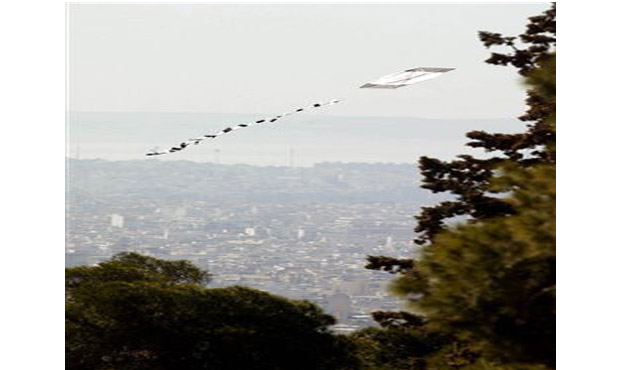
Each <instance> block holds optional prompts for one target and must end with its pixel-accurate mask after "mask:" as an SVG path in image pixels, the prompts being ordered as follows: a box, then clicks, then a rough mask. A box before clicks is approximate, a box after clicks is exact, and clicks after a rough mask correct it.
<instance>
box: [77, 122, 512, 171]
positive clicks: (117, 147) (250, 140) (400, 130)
mask: <svg viewBox="0 0 620 370" xmlns="http://www.w3.org/2000/svg"><path fill="white" fill-rule="evenodd" d="M268 116H269V115H268V114H267V115H265V114H256V115H239V114H215V113H149V112H130V113H114V112H105V113H97V112H69V113H68V125H67V127H68V144H69V145H68V150H67V154H68V156H70V157H76V156H78V152H79V156H80V158H91V159H94V158H102V159H112V160H127V159H144V158H145V157H144V154H145V153H146V151H147V150H148V149H150V148H152V147H153V146H159V147H160V148H162V149H163V148H167V147H169V146H171V145H175V144H178V143H179V142H181V141H183V140H186V139H188V138H191V137H196V136H199V135H203V134H207V133H213V132H216V131H218V130H219V129H221V128H224V127H226V126H230V125H235V124H238V123H243V122H248V121H253V120H256V119H259V118H263V117H268ZM523 128H524V124H523V123H522V122H520V121H518V120H516V119H484V120H444V119H423V118H411V117H336V116H322V115H314V114H300V115H297V116H291V117H287V118H286V120H282V121H281V122H280V123H277V124H267V125H262V126H261V125H257V126H254V127H251V128H248V129H245V130H240V131H237V132H235V133H233V134H230V135H225V136H223V137H221V138H218V139H217V140H215V141H213V142H209V143H203V144H201V145H199V146H196V147H190V148H189V149H188V150H185V151H183V152H180V153H175V154H174V155H170V156H162V157H160V159H161V160H164V161H168V160H191V161H197V162H221V163H228V164H237V163H243V164H253V165H287V164H288V163H289V162H291V161H292V162H294V163H295V164H296V165H298V166H311V165H313V164H315V163H320V162H338V161H340V162H393V163H415V162H416V161H417V158H418V157H420V156H422V155H429V156H434V157H440V158H449V157H451V156H454V155H456V154H459V153H463V151H464V148H463V147H462V144H464V143H465V142H466V138H465V137H464V134H465V133H466V132H468V131H471V130H488V131H498V132H518V131H522V130H523ZM78 147H79V149H78ZM465 151H467V150H465Z"/></svg>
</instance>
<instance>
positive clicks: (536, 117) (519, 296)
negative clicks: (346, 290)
mask: <svg viewBox="0 0 620 370" xmlns="http://www.w3.org/2000/svg"><path fill="white" fill-rule="evenodd" d="M555 15H556V9H555V4H554V5H552V7H551V9H549V10H548V11H546V12H544V13H543V14H542V15H541V16H537V17H532V18H530V23H529V24H528V26H527V30H526V32H525V33H524V34H522V35H520V36H519V38H518V39H517V38H515V37H504V36H502V35H500V34H496V33H489V32H481V33H480V38H481V40H482V41H483V43H484V44H485V45H486V46H487V47H491V46H499V47H507V48H508V50H509V52H508V53H506V54H500V53H493V54H492V55H491V58H489V59H488V60H487V62H488V63H491V64H496V65H512V66H514V67H516V68H518V71H519V73H520V74H521V75H522V76H524V77H526V82H527V83H528V98H527V103H528V106H529V108H528V111H527V112H526V114H525V115H524V116H522V117H520V118H521V119H522V120H524V121H527V122H529V124H528V125H527V130H526V131H525V132H524V133H521V134H499V133H495V134H489V133H486V132H483V131H473V132H470V133H468V134H467V136H468V137H469V138H470V139H472V141H471V142H470V143H468V145H469V146H472V147H476V148H483V149H485V150H486V151H487V152H491V153H494V154H495V155H494V156H492V157H490V158H485V159H479V158H475V157H473V156H465V155H462V156H459V159H457V160H455V161H451V162H444V161H440V160H437V159H433V158H427V157H422V158H421V159H420V162H419V163H420V169H421V171H422V175H423V178H424V180H423V187H424V188H426V189H429V190H431V191H433V192H447V193H450V194H452V195H454V199H453V200H450V201H445V202H442V203H440V204H438V205H436V206H433V207H426V208H423V209H422V212H421V213H420V214H419V215H418V216H417V217H416V219H417V221H418V224H417V227H416V229H415V230H416V231H417V232H419V233H420V234H419V238H418V239H417V240H416V242H417V243H418V244H421V245H422V246H423V253H422V256H421V258H419V259H418V260H412V259H393V258H390V257H384V256H372V257H369V260H368V261H369V263H368V265H367V267H369V268H373V269H380V270H384V271H389V272H391V273H397V274H399V277H398V278H397V279H396V280H395V281H394V283H393V290H394V291H395V292H396V293H398V294H401V295H402V296H404V297H406V298H407V299H408V300H409V301H410V303H411V306H412V309H414V310H415V312H418V313H422V314H423V315H424V318H425V319H426V320H427V321H428V324H427V327H429V328H431V329H432V330H437V331H439V332H442V333H445V334H446V335H451V336H454V337H455V338H457V339H458V340H462V341H465V342H466V343H467V344H468V347H469V348H470V349H471V350H472V351H474V352H475V353H479V354H480V358H479V359H478V360H477V361H475V362H472V363H471V364H469V365H468V367H466V368H467V369H498V370H499V369H543V368H552V367H554V366H555V127H556V126H555V49H554V48H555ZM517 41H520V44H518V42H517ZM456 216H459V217H462V218H464V219H465V220H466V221H464V222H462V223H461V224H459V225H458V226H456V227H448V226H447V225H446V223H445V221H446V220H448V219H451V218H453V217H456Z"/></svg>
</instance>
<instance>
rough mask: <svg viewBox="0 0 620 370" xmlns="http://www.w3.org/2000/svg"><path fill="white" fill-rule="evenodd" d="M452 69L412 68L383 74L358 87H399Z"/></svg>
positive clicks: (428, 78) (437, 75) (431, 77)
mask: <svg viewBox="0 0 620 370" xmlns="http://www.w3.org/2000/svg"><path fill="white" fill-rule="evenodd" d="M453 69H454V68H430V67H420V68H412V69H408V70H406V71H403V72H398V73H393V74H391V75H387V76H383V77H381V78H379V79H377V80H375V81H372V82H368V83H365V84H363V85H362V86H360V88H362V89H363V88H373V89H398V88H399V87H403V86H407V85H411V84H415V83H418V82H422V81H426V80H430V79H433V78H437V77H439V76H441V75H442V74H444V73H446V72H450V71H452V70H453Z"/></svg>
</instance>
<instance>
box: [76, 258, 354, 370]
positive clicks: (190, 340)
mask: <svg viewBox="0 0 620 370" xmlns="http://www.w3.org/2000/svg"><path fill="white" fill-rule="evenodd" d="M136 262H137V265H139V266H141V267H145V266H148V267H146V268H144V269H141V268H137V267H136ZM164 266H165V267H164ZM162 271H164V272H162ZM198 271H200V270H199V269H197V268H196V267H194V266H192V265H191V264H189V263H187V262H182V261H173V262H171V261H161V260H157V259H154V258H150V257H144V256H140V255H136V254H131V255H122V256H117V257H115V258H113V259H112V260H111V261H108V262H105V263H102V264H100V265H99V266H94V267H78V268H73V269H68V270H67V279H68V280H67V281H68V285H70V288H69V289H68V299H67V304H66V364H67V369H89V370H90V369H93V370H94V369H122V370H132V369H149V370H150V369H230V370H232V369H235V370H236V369H265V370H266V369H269V370H272V369H308V370H310V369H355V368H356V361H355V360H354V359H353V358H349V357H348V354H347V353H348V349H347V348H348V346H350V344H349V343H348V342H347V341H346V340H345V339H343V338H341V337H338V336H334V335H332V334H330V333H329V332H328V330H327V328H328V326H329V325H332V324H334V323H335V320H334V319H333V318H332V317H331V316H328V315H326V314H324V313H323V312H322V311H321V309H320V308H318V307H317V306H316V305H314V304H312V303H310V302H307V301H291V300H287V299H285V298H281V297H277V296H273V295H270V294H268V293H265V292H261V291H257V290H253V289H249V288H243V287H231V288H221V289H207V288H204V287H203V286H201V285H199V284H197V283H199V282H203V281H204V278H205V277H206V276H207V275H206V273H205V272H204V271H200V273H197V272H198ZM76 281H77V282H76Z"/></svg>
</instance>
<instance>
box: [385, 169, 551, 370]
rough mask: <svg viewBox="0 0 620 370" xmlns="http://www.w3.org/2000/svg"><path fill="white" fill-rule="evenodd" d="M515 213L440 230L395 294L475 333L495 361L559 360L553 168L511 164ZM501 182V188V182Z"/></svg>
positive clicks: (454, 329)
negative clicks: (556, 331) (519, 166)
mask: <svg viewBox="0 0 620 370" xmlns="http://www.w3.org/2000/svg"><path fill="white" fill-rule="evenodd" d="M505 174H506V175H505V176H504V177H502V178H501V181H497V183H498V184H499V185H501V188H504V189H506V188H516V190H515V191H514V193H513V194H512V196H511V197H509V198H508V199H507V201H509V202H510V203H511V204H512V205H513V206H514V207H515V210H516V214H515V215H513V216H511V217H503V218H496V219H492V220H487V221H485V222H479V223H472V224H465V225H461V226H459V227H456V228H454V229H451V230H449V231H445V232H443V233H441V234H440V235H438V236H437V238H436V239H435V241H434V242H433V245H432V247H427V248H425V250H424V254H423V256H422V258H421V259H420V260H419V261H418V262H417V264H416V272H417V276H416V277H412V276H411V275H407V274H405V275H403V276H402V277H401V278H399V279H398V280H396V281H395V283H394V285H393V288H394V290H395V291H396V292H398V293H401V294H405V295H411V294H419V296H417V297H416V298H415V299H412V300H411V302H412V304H413V305H414V306H415V307H416V308H417V309H419V310H421V311H423V312H424V313H425V314H426V317H427V319H428V320H429V322H431V323H433V325H434V327H436V328H441V330H443V331H445V332H449V333H458V335H459V336H460V337H461V338H467V339H471V340H472V341H473V342H475V343H476V345H477V346H478V348H480V349H483V350H484V353H485V356H488V357H490V358H493V359H496V360H502V361H513V362H523V363H534V364H535V363H542V364H544V365H548V366H553V364H554V357H555V168H554V167H553V166H551V165H539V166H534V167H530V168H525V169H519V168H507V169H506V170H505ZM499 185H498V186H499Z"/></svg>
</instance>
